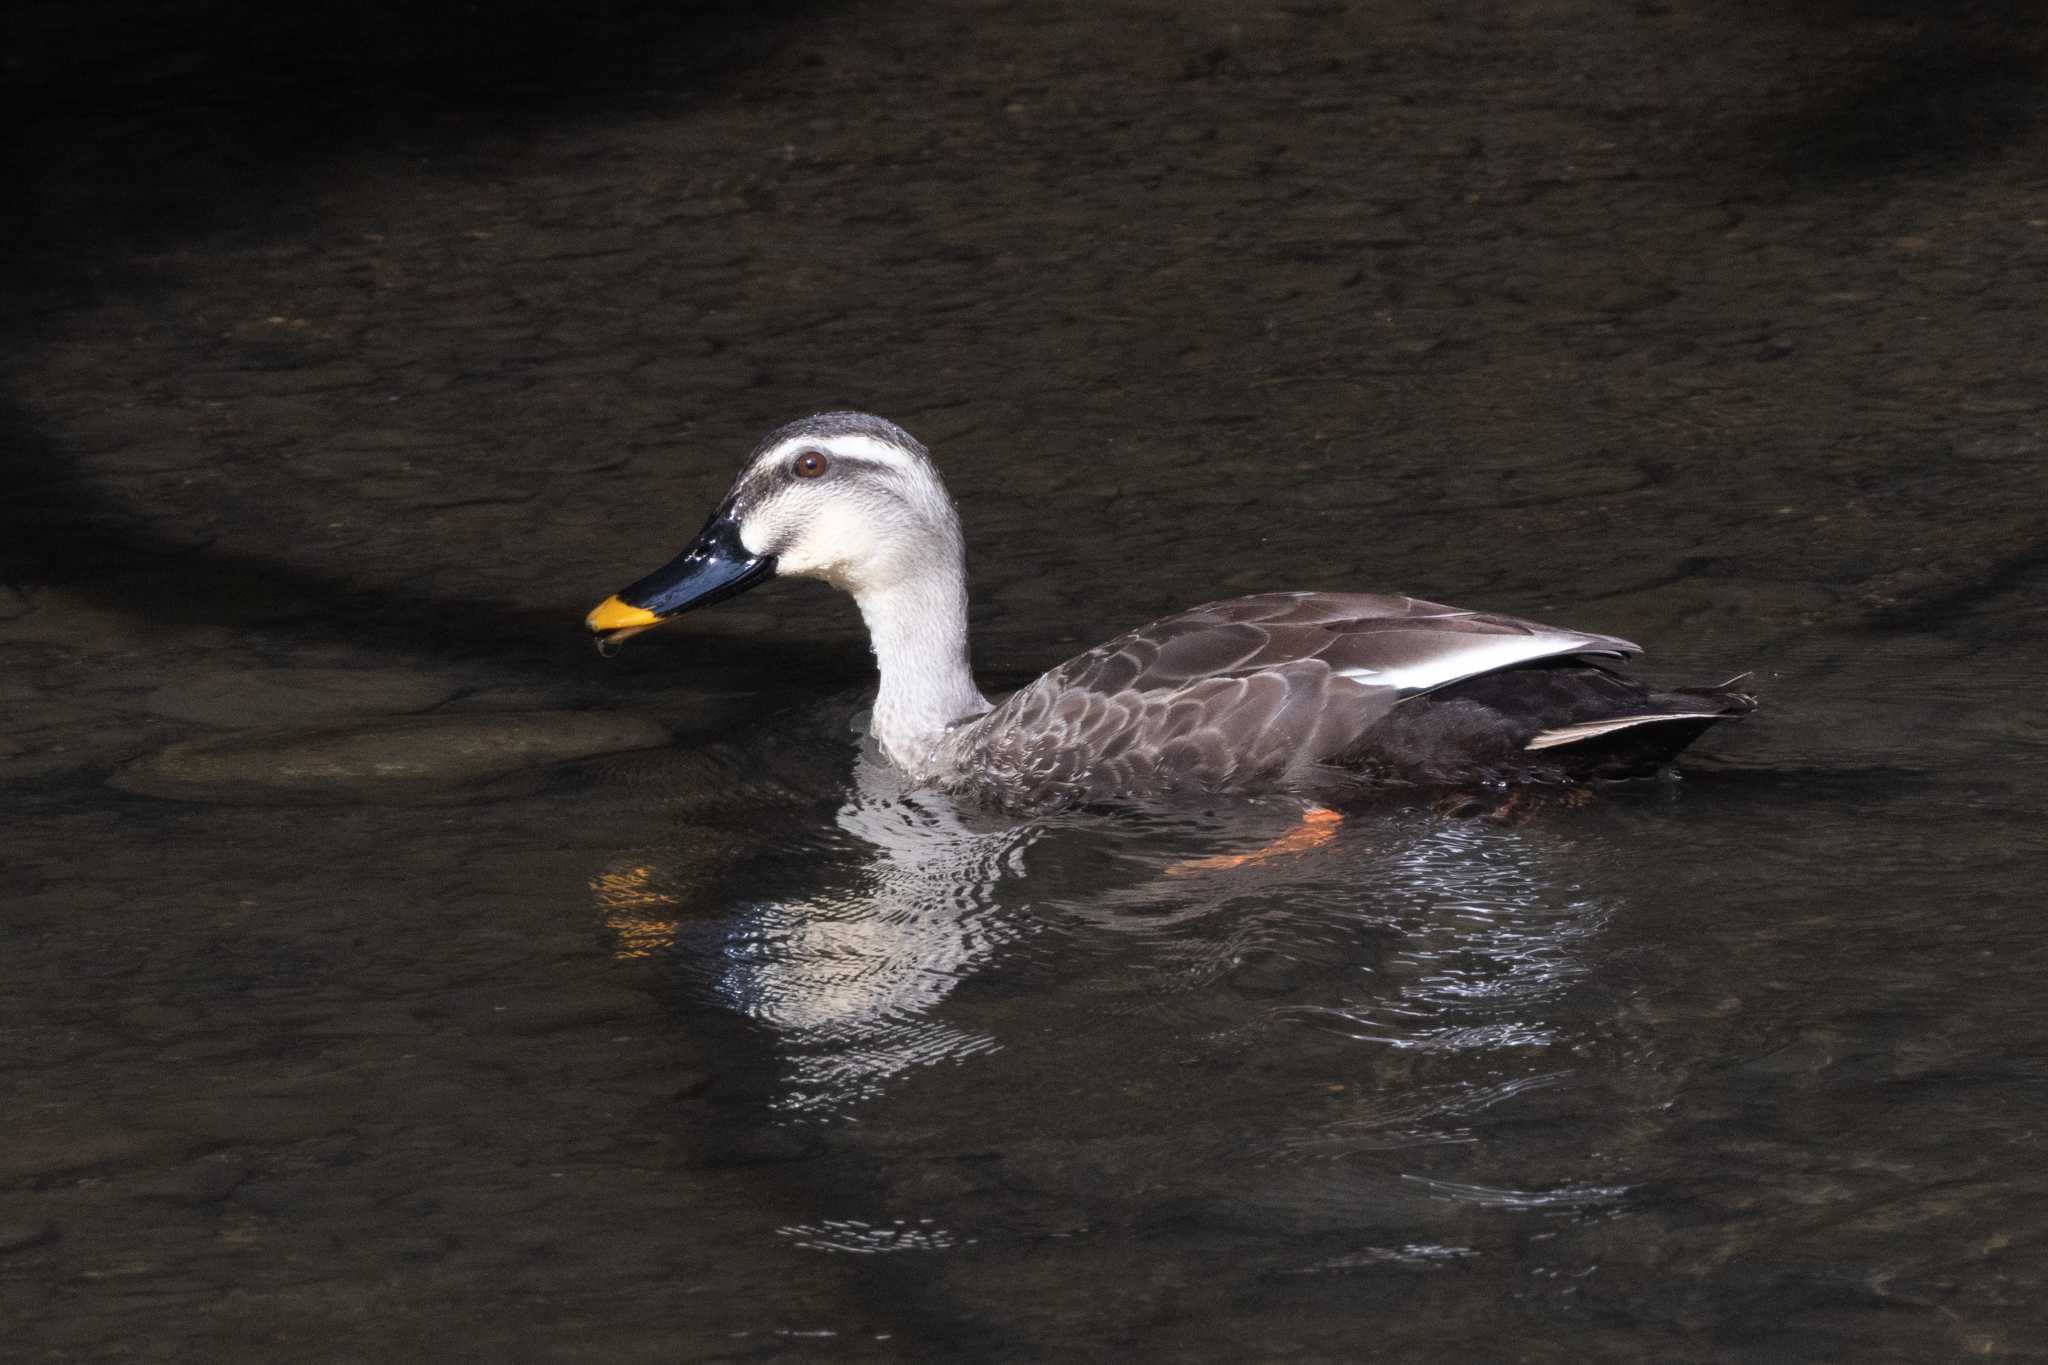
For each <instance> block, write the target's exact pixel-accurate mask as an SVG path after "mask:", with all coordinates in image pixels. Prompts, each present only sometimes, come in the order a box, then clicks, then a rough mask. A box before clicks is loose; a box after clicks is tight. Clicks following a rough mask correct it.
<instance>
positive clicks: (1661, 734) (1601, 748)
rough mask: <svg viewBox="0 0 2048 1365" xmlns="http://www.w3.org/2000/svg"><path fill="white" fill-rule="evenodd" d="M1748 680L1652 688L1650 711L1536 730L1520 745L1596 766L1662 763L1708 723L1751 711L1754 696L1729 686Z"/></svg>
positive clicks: (1730, 718) (1735, 717)
mask: <svg viewBox="0 0 2048 1365" xmlns="http://www.w3.org/2000/svg"><path fill="white" fill-rule="evenodd" d="M1748 680H1749V675H1748V674H1746V673H1745V674H1743V675H1741V676H1740V677H1736V678H1731V679H1729V681H1728V682H1727V683H1724V684H1723V685H1721V686H1719V687H1679V688H1673V689H1672V690H1671V691H1669V692H1659V693H1655V694H1653V695H1652V696H1650V697H1649V698H1648V700H1649V703H1650V705H1651V707H1653V708H1654V709H1652V710H1645V711H1642V712H1638V713H1636V714H1634V715H1626V716H1605V717H1602V718H1601V719H1599V720H1589V721H1580V722H1577V723H1575V724H1571V725H1560V726H1557V727H1555V728H1553V729H1548V730H1539V731H1537V733H1536V734H1534V735H1533V736H1531V737H1530V739H1529V741H1528V743H1527V744H1526V745H1524V746H1523V747H1524V748H1525V749H1528V750H1541V749H1561V748H1566V747H1569V748H1570V749H1571V750H1572V756H1573V757H1574V758H1579V757H1582V756H1583V757H1585V758H1587V759H1592V760H1594V761H1595V763H1596V766H1600V767H1605V766H1608V764H1607V763H1604V762H1600V760H1603V759H1604V760H1608V761H1610V762H1618V763H1620V764H1621V765H1623V766H1629V767H1635V766H1644V767H1653V766H1656V765H1660V764H1664V763H1668V762H1670V761H1671V760H1672V759H1673V758H1676V757H1677V756H1678V754H1679V752H1680V751H1681V750H1683V749H1684V748H1685V746H1686V745H1688V744H1690V743H1692V742H1693V741H1694V740H1696V739H1698V738H1699V737H1700V736H1701V735H1702V734H1704V733H1705V732H1706V730H1707V727H1708V726H1710V725H1714V724H1716V723H1717V722H1720V721H1724V720H1739V719H1740V718H1742V717H1743V716H1746V715H1748V714H1749V713H1750V712H1752V711H1754V710H1756V705H1757V703H1756V698H1755V697H1754V696H1752V695H1751V694H1749V693H1747V692H1738V691H1735V690H1734V687H1733V686H1732V685H1733V684H1735V683H1743V682H1747V681H1748Z"/></svg>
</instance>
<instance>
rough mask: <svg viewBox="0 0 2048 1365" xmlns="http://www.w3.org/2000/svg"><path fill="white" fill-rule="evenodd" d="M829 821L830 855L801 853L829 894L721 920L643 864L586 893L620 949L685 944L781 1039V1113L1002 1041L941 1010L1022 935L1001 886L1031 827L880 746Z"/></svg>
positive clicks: (809, 893) (773, 900)
mask: <svg viewBox="0 0 2048 1365" xmlns="http://www.w3.org/2000/svg"><path fill="white" fill-rule="evenodd" d="M834 825H835V826H836V831H837V837H836V838H833V839H829V840H827V841H826V842H825V846H823V847H817V846H799V847H798V848H796V849H794V850H793V853H794V854H795V855H796V856H797V857H799V858H802V859H806V860H810V861H811V862H812V864H813V868H814V871H812V872H811V873H809V874H808V875H803V876H802V880H803V881H804V882H807V883H812V884H815V883H816V882H817V881H819V880H823V881H825V883H826V884H825V885H823V886H819V887H816V889H807V890H805V891H803V892H802V893H800V894H795V895H770V896H762V897H760V898H758V899H750V900H747V901H744V902H743V903H742V904H741V905H740V906H739V907H738V908H737V909H736V910H734V911H733V912H731V913H729V914H727V915H725V916H723V917H721V918H720V919H718V920H717V921H716V922H715V923H711V922H706V921H703V920H699V919H694V918H690V917H688V916H687V914H686V911H685V907H684V906H683V905H682V900H683V897H681V896H678V895H676V894H674V893H672V892H669V891H665V890H662V889H661V888H660V882H661V880H662V879H661V875H660V871H659V869H657V868H655V867H652V866H648V865H646V864H642V863H630V862H629V863H622V864H620V865H617V866H614V867H612V868H608V869H606V870H605V871H603V872H602V873H600V874H599V875H597V876H596V877H594V878H592V880H591V884H590V885H591V891H592V893H593V896H594V898H595V901H596V906H597V910H598V913H599V915H600V917H601V918H602V919H603V921H604V922H605V924H606V925H607V926H608V927H609V929H610V930H611V932H612V934H613V936H614V945H615V946H614V950H613V951H614V953H615V955H617V956H619V957H622V958H624V957H646V956H653V955H658V954H662V953H666V952H669V951H677V952H678V953H679V954H680V959H679V960H680V961H681V962H682V963H683V964H684V965H685V968H686V970H690V971H691V972H692V974H698V973H702V976H703V979H704V981H705V985H706V986H707V987H708V990H709V993H710V994H711V995H712V996H713V997H715V998H716V999H717V1000H718V1001H720V1002H721V1003H722V1004H724V1005H725V1006H727V1007H728V1008H730V1009H732V1010H734V1011H736V1012H738V1013H740V1014H743V1015H746V1016H748V1017H750V1018H753V1019H756V1020H758V1021H760V1022H761V1023H763V1024H765V1025H767V1026H769V1027H770V1028H772V1029H773V1030H774V1031H775V1033H776V1034H777V1036H778V1040H779V1042H780V1044H781V1047H782V1050H783V1051H784V1052H785V1054H786V1056H787V1059H788V1061H789V1064H790V1068H791V1069H790V1073H789V1076H788V1085H787V1087H786V1089H785V1090H784V1091H783V1093H782V1095H781V1098H780V1099H779V1101H778V1107H780V1108H782V1109H784V1110H786V1111H798V1112H819V1111H833V1110H841V1109H844V1108H845V1107H847V1106H849V1105H852V1104H855V1103H857V1102H859V1101H860V1100H862V1099H865V1098H868V1097H870V1096H872V1095H874V1094H876V1093H878V1092H879V1091H880V1090H881V1088H882V1087H883V1086H884V1085H885V1084H886V1082H887V1081H888V1080H889V1079H890V1078H891V1077H894V1076H897V1075H900V1074H901V1073H903V1072H905V1071H908V1070H910V1069H912V1068H915V1067H921V1066H930V1065H933V1064H935V1063H938V1062H943V1061H948V1060H953V1059H958V1058H962V1057H967V1056H971V1055H973V1054H975V1053H979V1052H984V1051H988V1050H990V1049H992V1048H994V1047H995V1046H996V1044H995V1041H994V1040H993V1039H991V1038H989V1037H988V1036H986V1035H984V1034H980V1033H975V1032H971V1031H968V1030H964V1029H961V1028H957V1027H953V1026H951V1025H948V1024H946V1023H944V1022H941V1021H939V1020H936V1019H934V1018H932V1017H931V1012H932V1011H933V1009H934V1007H936V1006H937V1005H938V1004H939V1003H940V1002H941V1001H943V1000H945V998H946V997H947V996H948V995H949V994H950V993H951V992H952V990H953V989H954V987H955V986H956V985H957V984H958V983H959V982H960V980H961V979H962V978H963V977H965V976H966V975H968V974H970V973H971V972H973V971H974V970H975V969H976V968H977V966H978V965H980V964H981V963H983V962H984V961H986V960H987V959H988V958H989V957H990V955H991V954H993V953H995V952H996V951H997V950H998V949H999V948H1001V947H1002V946H1003V945H1004V944H1006V943H1009V942H1011V941H1012V940H1014V939H1016V938H1018V937H1020V936H1021V935H1022V934H1024V933H1025V932H1026V925H1027V921H1026V918H1025V917H1024V916H1023V915H1022V914H1020V913H1019V910H1018V908H1017V907H1015V906H1011V907H1008V908H1005V907H1003V906H1001V905H999V904H998V900H997V896H996V888H997V886H998V884H999V883H1000V882H1002V881H1003V880H1004V879H1006V878H1011V879H1014V878H1016V877H1017V876H1019V875H1020V874H1021V873H1022V871H1023V852H1024V849H1025V848H1026V847H1027V846H1028V845H1029V844H1030V843H1031V842H1032V841H1033V839H1035V838H1036V837H1037V833H1038V827H1037V826H1033V825H1006V826H1003V827H999V828H976V827H974V826H973V825H971V824H970V823H969V822H968V821H967V820H966V819H965V818H963V816H962V814H961V813H960V811H959V810H958V809H957V808H956V807H954V806H953V805H952V804H951V803H950V802H949V801H948V800H947V798H945V797H944V796H941V795H938V794H935V793H931V792H913V791H911V790H910V789H909V784H908V782H907V781H906V779H905V778H904V777H903V775H902V774H901V773H899V772H898V771H897V770H895V769H893V768H891V767H889V766H887V765H885V764H883V763H881V762H880V761H878V758H877V756H876V755H874V754H873V753H863V755H862V757H861V758H860V760H859V761H858V762H857V763H856V765H855V769H854V774H853V780H852V782H851V785H850V790H849V792H848V794H847V796H846V798H845V800H844V801H843V802H842V803H841V804H840V806H839V808H838V810H837V812H836V813H835V816H834ZM784 870H785V871H798V872H800V873H801V872H802V870H801V869H784ZM775 880H786V878H775Z"/></svg>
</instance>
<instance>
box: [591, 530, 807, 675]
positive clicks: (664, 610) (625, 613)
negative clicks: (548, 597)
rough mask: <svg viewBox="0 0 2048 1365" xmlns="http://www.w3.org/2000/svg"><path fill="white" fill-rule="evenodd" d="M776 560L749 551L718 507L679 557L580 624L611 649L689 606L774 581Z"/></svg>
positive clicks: (610, 599)
mask: <svg viewBox="0 0 2048 1365" xmlns="http://www.w3.org/2000/svg"><path fill="white" fill-rule="evenodd" d="M774 573H775V556H773V555H757V554H753V553H751V552H749V551H748V549H747V547H746V545H745V544H744V543H743V542H742V541H741V540H740V523H739V518H738V517H736V516H734V515H733V511H732V508H731V506H730V505H729V504H728V505H727V506H724V507H721V508H719V509H718V511H716V512H714V513H713V514H712V516H711V520H709V521H707V522H705V523H704V529H703V530H701V531H699V532H698V533H697V538H696V539H695V540H693V541H691V542H690V543H689V545H688V547H687V548H685V549H684V550H683V552H682V553H681V554H679V555H677V556H676V557H675V558H674V559H671V560H670V561H669V562H668V563H666V564H664V565H662V566H661V567H660V568H658V569H656V570H655V571H654V572H653V573H651V574H649V575H647V577H645V578H643V579H641V580H640V581H639V582H637V583H634V584H633V585H632V586H631V587H628V588H623V589H621V590H620V591H619V592H617V593H616V594H614V595H613V596H610V597H607V598H605V600H604V601H602V602H600V603H598V604H597V606H596V607H594V608H592V609H591V613H590V615H589V616H587V617H585V618H584V624H585V625H587V626H589V627H590V630H591V633H592V634H593V635H596V636H597V637H598V640H599V643H601V644H606V645H611V644H617V643H618V642H619V641H621V640H624V639H626V638H627V637H628V636H632V635H638V634H639V633H640V632H641V631H643V630H647V629H649V628H651V627H653V626H658V625H660V624H661V623H662V622H663V621H666V620H668V619H669V618H670V617H671V616H679V615H681V614H682V613H683V612H686V611H688V610H689V609H690V608H692V607H708V606H710V605H711V604H712V603H713V602H722V601H724V600H725V599H726V598H728V597H732V596H735V595H737V594H739V593H743V592H745V591H746V590H747V589H748V588H751V587H753V586H754V585H755V584H757V583H760V582H762V581H764V580H766V579H768V578H771V577H773V576H774Z"/></svg>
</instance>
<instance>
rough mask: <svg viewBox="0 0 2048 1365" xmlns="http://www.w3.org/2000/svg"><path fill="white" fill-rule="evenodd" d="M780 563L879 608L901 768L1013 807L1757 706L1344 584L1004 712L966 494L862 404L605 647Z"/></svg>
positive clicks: (610, 615)
mask: <svg viewBox="0 0 2048 1365" xmlns="http://www.w3.org/2000/svg"><path fill="white" fill-rule="evenodd" d="M777 574H787V575H795V576H799V577H807V578H820V579H823V580H825V581H826V582H828V583H830V584H832V585H833V586H835V587H838V588H841V589H843V590H845V591H846V592H848V593H851V594H852V595H853V599H854V601H855V602H856V603H857V604H858V605H859V607H860V611H861V615H862V617H863V618H864V619H865V620H866V623H867V627H868V633H869V636H870V639H871V641H872V644H873V647H874V652H875V658H876V661H877V662H878V663H879V665H880V668H881V687H880V691H879V693H878V694H877V696H876V700H875V705H874V720H873V731H874V735H875V739H876V741H877V743H878V745H879V747H880V749H881V751H882V753H883V755H884V756H886V758H887V759H888V761H889V762H890V763H891V764H893V765H895V766H896V767H898V768H901V769H903V770H904V771H905V772H906V773H907V774H908V775H909V777H910V778H911V780H912V781H914V782H916V783H919V784H922V785H928V786H932V787H936V788H939V789H942V790H945V791H948V792H952V793H955V794H959V795H962V796H966V797H969V798H972V799H976V800H979V801H983V802H987V803H989V804H993V805H995V806H998V807H1001V808H1004V809H1011V810H1016V809H1038V808H1045V807H1049V806H1058V805H1063V804H1070V803H1075V802H1093V801H1119V800H1131V799H1139V798H1146V797H1155V796H1172V795H1180V794H1204V793H1226V792H1227V793H1241V794H1245V795H1253V794H1258V793H1268V792H1293V793H1298V794H1301V795H1303V796H1307V797H1310V798H1312V799H1318V800H1326V799H1330V798H1332V797H1340V796H1342V795H1345V794H1347V793H1356V792H1358V791H1360V790H1362V789H1372V788H1384V787H1396V788H1399V787H1407V788H1435V789H1456V788H1461V787H1472V786H1500V785H1505V784H1515V783H1582V782H1586V781H1589V780H1593V779H1605V778H1625V777H1637V776H1644V775H1647V774H1650V773H1653V772H1655V771H1656V770H1657V769H1658V768H1660V767H1662V766H1663V765H1664V764H1666V763H1668V762H1669V761H1670V760H1671V759H1672V758H1673V757H1674V756H1675V755H1676V754H1677V753H1678V752H1679V750H1681V749H1683V748H1684V747H1685V746H1686V745H1687V744H1689V743H1691V742H1692V740H1694V739H1695V738H1697V737H1698V736H1699V734H1700V733H1701V732H1702V731H1704V730H1705V729H1706V728H1707V727H1708V726H1710V725H1713V724H1714V723H1716V722H1717V721H1722V720H1728V719H1732V718H1735V717H1738V716H1742V715H1745V714H1747V713H1748V712H1750V711H1752V710H1754V709H1755V706H1756V703H1755V700H1754V699H1753V698H1751V697H1750V696H1748V695H1746V694H1745V693H1743V692H1741V691H1738V690H1736V689H1735V686H1734V684H1735V683H1739V682H1740V681H1741V679H1735V680H1733V682H1731V683H1730V684H1723V685H1721V686H1716V687H1687V688H1679V689H1676V690H1673V691H1663V692H1660V691H1654V690H1652V689H1650V688H1648V687H1646V686H1644V685H1643V684H1641V683H1638V682H1636V681H1634V680H1632V679H1630V678H1627V677H1625V676H1623V675H1622V674H1620V673H1618V672H1616V671H1615V669H1614V668H1613V667H1612V663H1613V662H1614V661H1618V660H1620V659H1623V658H1627V657H1629V656H1632V655H1635V654H1638V653H1640V652H1641V650H1640V649H1639V647H1638V646H1636V645H1634V644H1631V643H1629V642H1628V641H1627V640H1622V639H1617V638H1616V637H1614V636H1611V635H1595V634H1591V633H1589V632H1586V631H1579V630H1570V629H1566V628H1562V627H1557V626H1546V625H1538V624H1536V623H1534V622H1530V621H1521V620H1516V619H1515V618H1513V617H1509V616H1497V615H1493V614H1491V613H1487V612H1477V611H1463V610H1460V609H1458V608H1456V607H1447V606H1442V605H1439V604H1437V603H1434V602H1425V601H1422V600H1420V599H1418V598H1413V597H1394V596H1379V595H1375V594H1368V593H1339V592H1276V593H1260V594H1257V595H1255V596H1250V597H1237V598H1231V599H1229V600H1227V601H1222V602H1211V603H1209V604H1208V605H1206V606H1199V607H1194V608H1192V609H1190V610H1187V611H1183V612H1179V613H1177V614H1175V615H1172V616H1168V617H1164V618H1162V619H1160V620H1157V621H1154V622H1152V623H1151V624H1150V625H1146V626H1140V627H1138V628H1137V629H1136V630H1133V631H1130V632H1128V633H1126V634H1123V635H1120V636H1118V637H1116V638H1115V639H1113V640H1110V641H1108V642H1107V643H1105V644H1101V645H1097V646H1096V647H1095V648H1093V649H1091V650H1088V651H1087V652H1085V653H1083V654H1080V655H1077V656H1076V657H1074V658H1072V659H1069V660H1068V661H1067V662H1065V663H1063V664H1061V665H1059V667H1057V668H1055V669H1053V670H1052V671H1051V672H1049V673H1047V674H1045V675H1044V676H1043V677H1040V678H1039V679H1038V680H1037V681H1035V682H1032V683H1030V684H1028V685H1027V686H1025V687H1023V688H1021V689H1020V690H1018V691H1017V692H1015V693H1013V694H1012V695H1011V696H1009V697H1008V698H1007V699H1005V700H1004V701H1002V702H1001V703H999V704H994V705H992V704H991V703H990V702H989V701H988V700H987V699H986V698H985V697H984V696H983V695H982V693H981V690H980V689H979V688H978V687H976V686H975V682H974V677H973V674H972V672H971V671H970V670H969V667H968V660H967V572H966V552H965V548H964V545H963V543H962V540H961V534H960V518H959V515H958V514H957V513H956V511H955V510H954V507H953V502H952V499H951V498H950V497H948V496H947V494H946V489H945V486H944V485H943V484H942V483H941V482H940V481H939V476H938V472H937V471H936V470H935V469H934V467H933V465H932V461H931V455H930V452H929V451H927V450H926V449H925V448H924V446H923V445H921V444H919V442H918V441H917V440H916V439H915V438H913V437H912V436H911V435H910V434H909V433H908V432H906V431H904V430H903V429H902V428H901V427H899V426H897V425H896V424H895V423H893V422H889V421H885V420H884V419H882V418H880V417H875V416H872V415H870V414H867V413H859V412H829V413H820V414H818V415H816V416H812V417H806V418H803V419H801V420H799V421H795V422H791V423H789V424H788V425H787V426H783V427H780V428H777V429H776V430H775V431H772V432H770V433H769V434H768V435H767V436H766V437H765V438H763V439H762V441H761V443H760V444H759V445H758V446H756V447H755V449H754V452H753V454H752V455H751V456H750V457H749V458H748V460H747V463H746V466H745V468H743V469H742V470H741V471H740V475H739V477H738V479H737V480H735V481H734V483H733V485H732V488H731V490H730V491H729V492H728V493H727V494H726V496H725V500H724V501H723V502H721V503H719V504H718V507H717V510H715V511H714V512H713V513H712V514H711V519H710V520H709V521H707V522H706V523H705V524H704V529H703V530H701V531H699V532H698V533H697V537H696V539H695V540H693V541H691V542H690V544H689V546H688V547H687V548H686V549H684V551H683V552H682V553H681V554H680V555H678V556H676V558H674V559H673V560H671V561H670V562H669V563H667V564H665V565H663V566H662V567H661V568H659V569H656V570H655V571H654V572H653V573H651V574H649V575H647V576H646V577H645V578H642V579H640V580H639V581H638V582H636V583H634V584H632V585H631V586H630V587H627V588H625V589H623V590H621V591H620V592H619V593H617V594H616V595H614V596H612V597H608V598H606V599H605V600H604V601H603V602H602V603H600V604H599V605H598V606H597V607H596V608H595V609H594V610H593V611H591V613H590V615H589V617H588V620H587V624H588V625H589V627H590V629H591V631H592V632H593V633H595V634H596V635H597V636H598V637H599V641H600V643H601V644H602V645H605V646H609V645H611V644H615V643H617V642H619V641H621V640H624V639H625V638H627V637H628V636H631V635H635V634H638V633H639V632H640V631H643V630H646V629H648V628H649V627H651V626H654V625H656V624H658V623H660V622H662V621H665V620H668V619H670V618H671V617H674V616H676V615H678V614H679V613H681V612H684V611H686V610H688V609H690V608H692V607H701V606H706V605H708V604H710V603H713V602H717V601H720V600H723V599H724V598H727V597H731V596H733V595H734V594H736V593H741V592H745V591H747V590H748V589H750V588H753V587H755V586H756V585H758V584H760V583H762V582H765V581H766V580H767V579H768V578H770V577H772V576H774V575H777Z"/></svg>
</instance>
